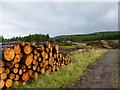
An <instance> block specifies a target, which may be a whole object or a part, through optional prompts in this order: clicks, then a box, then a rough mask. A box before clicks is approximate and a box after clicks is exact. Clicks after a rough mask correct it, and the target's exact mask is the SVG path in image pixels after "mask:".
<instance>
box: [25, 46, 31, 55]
mask: <svg viewBox="0 0 120 90" xmlns="http://www.w3.org/2000/svg"><path fill="white" fill-rule="evenodd" d="M32 50H33V48H32V47H31V46H29V45H26V46H25V47H24V53H25V54H30V53H31V52H32Z"/></svg>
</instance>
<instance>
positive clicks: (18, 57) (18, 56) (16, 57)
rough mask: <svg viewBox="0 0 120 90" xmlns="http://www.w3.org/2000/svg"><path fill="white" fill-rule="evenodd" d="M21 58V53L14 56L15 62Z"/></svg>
mask: <svg viewBox="0 0 120 90" xmlns="http://www.w3.org/2000/svg"><path fill="white" fill-rule="evenodd" d="M20 60H21V56H20V55H16V56H15V58H14V63H18V62H20Z"/></svg>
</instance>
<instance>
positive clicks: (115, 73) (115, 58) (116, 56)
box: [112, 49, 120, 88]
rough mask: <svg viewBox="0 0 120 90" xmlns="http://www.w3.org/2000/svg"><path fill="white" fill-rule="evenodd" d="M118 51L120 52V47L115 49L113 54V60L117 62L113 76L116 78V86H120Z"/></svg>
mask: <svg viewBox="0 0 120 90" xmlns="http://www.w3.org/2000/svg"><path fill="white" fill-rule="evenodd" d="M118 52H120V50H119V49H118V50H115V51H114V53H113V54H112V61H113V63H115V65H116V68H115V69H114V71H113V74H112V75H113V78H114V82H115V85H114V86H115V87H116V88H120V81H119V76H118V73H119V72H118V70H119V69H118V60H119V59H118V54H119V53H118Z"/></svg>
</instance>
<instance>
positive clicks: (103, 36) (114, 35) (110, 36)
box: [53, 31, 120, 42]
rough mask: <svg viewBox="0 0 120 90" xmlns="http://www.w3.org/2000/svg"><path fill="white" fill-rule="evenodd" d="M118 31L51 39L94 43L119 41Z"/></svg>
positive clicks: (119, 34) (119, 33)
mask: <svg viewBox="0 0 120 90" xmlns="http://www.w3.org/2000/svg"><path fill="white" fill-rule="evenodd" d="M119 36H120V31H111V32H95V33H90V34H77V35H62V36H56V37H54V38H53V40H54V41H58V42H59V41H63V40H70V41H76V42H79V41H94V40H116V39H120V37H119Z"/></svg>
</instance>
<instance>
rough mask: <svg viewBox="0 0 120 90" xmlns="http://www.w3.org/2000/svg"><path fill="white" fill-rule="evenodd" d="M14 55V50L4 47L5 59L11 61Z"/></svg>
mask: <svg viewBox="0 0 120 90" xmlns="http://www.w3.org/2000/svg"><path fill="white" fill-rule="evenodd" d="M14 57H15V52H14V50H13V49H11V48H6V49H5V51H4V58H5V60H7V61H12V60H13V58H14Z"/></svg>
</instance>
